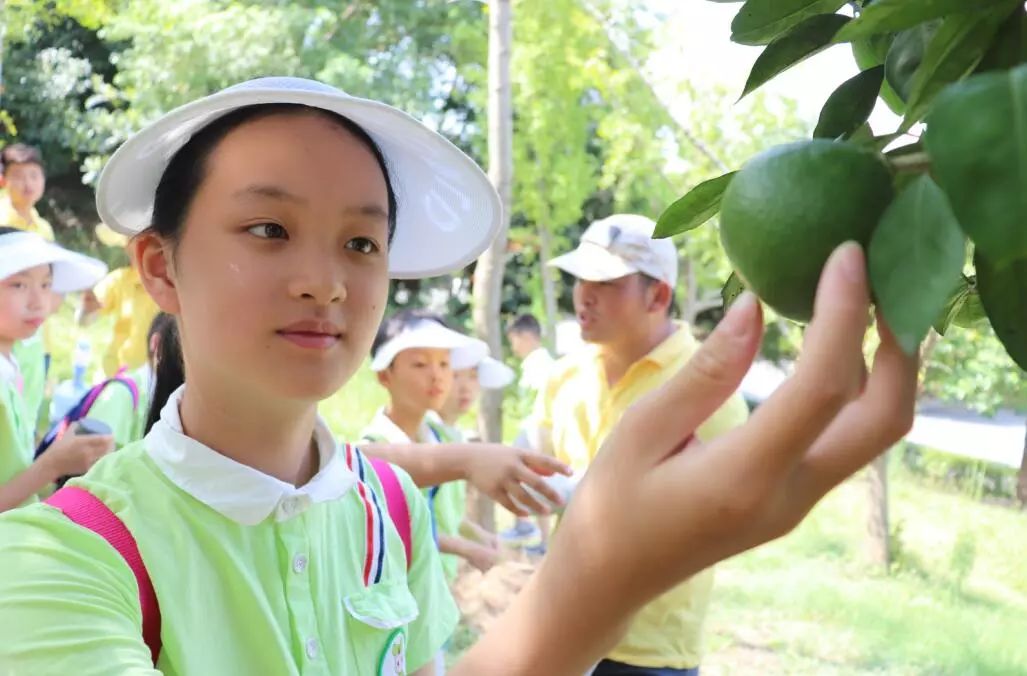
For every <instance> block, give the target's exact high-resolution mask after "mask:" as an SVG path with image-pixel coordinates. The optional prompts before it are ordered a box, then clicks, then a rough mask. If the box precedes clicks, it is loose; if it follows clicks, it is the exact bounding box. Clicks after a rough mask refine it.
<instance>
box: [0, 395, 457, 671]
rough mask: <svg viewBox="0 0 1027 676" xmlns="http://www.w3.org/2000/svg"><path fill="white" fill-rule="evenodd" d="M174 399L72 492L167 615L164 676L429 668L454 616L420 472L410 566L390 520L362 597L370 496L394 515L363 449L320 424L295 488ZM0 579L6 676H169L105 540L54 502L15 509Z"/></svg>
mask: <svg viewBox="0 0 1027 676" xmlns="http://www.w3.org/2000/svg"><path fill="white" fill-rule="evenodd" d="M180 392H181V391H180ZM180 392H179V393H178V394H176V396H174V397H172V400H171V402H170V403H169V405H168V406H167V407H165V409H164V411H163V412H162V418H161V421H160V422H158V423H157V425H155V426H154V429H153V430H152V431H151V433H150V434H149V435H148V436H147V437H146V439H145V440H144V441H142V442H139V443H135V444H131V445H129V446H128V447H126V448H125V449H123V450H122V451H120V452H118V453H114V454H111V455H109V456H107V457H106V458H104V459H103V460H101V461H100V462H99V463H97V464H96V465H95V466H94V467H93V469H92V470H91V471H90V472H89V473H88V474H87V475H86V476H85V477H83V478H81V479H77V480H75V481H74V482H73V485H78V486H81V487H83V488H85V489H87V490H89V491H90V492H91V493H93V494H94V495H96V496H97V497H98V498H100V499H101V500H103V502H104V503H105V504H106V505H107V506H108V507H109V508H110V509H111V510H112V511H114V513H115V514H117V515H118V517H119V518H120V519H121V520H122V521H123V522H124V523H125V525H126V526H127V527H128V529H129V530H130V531H131V532H132V534H133V535H134V537H135V539H136V541H137V543H138V546H139V551H140V553H141V555H142V557H143V560H144V561H145V563H146V567H147V569H148V571H149V574H150V577H151V578H152V581H153V585H154V588H155V591H156V594H157V599H158V602H159V604H160V609H161V619H162V627H161V639H162V643H163V649H162V652H161V654H160V658H159V661H158V664H157V669H158V670H159V672H160V673H163V674H167V675H174V674H189V675H200V674H204V675H205V674H275V675H276V676H277V675H279V674H282V675H286V674H289V675H292V674H304V675H307V674H346V675H353V676H365V675H367V676H376V675H378V674H393V673H404V672H403V671H402V669H403V668H404V667H405V669H406V671H407V672H413V671H415V670H416V669H418V668H420V667H421V666H423V665H424V664H426V663H428V662H429V661H431V659H432V658H433V656H434V655H436V654H437V653H438V652H439V650H440V649H441V647H442V645H443V644H444V643H445V641H446V640H447V639H448V638H449V637H450V635H451V634H452V631H453V629H454V628H455V626H456V622H457V619H458V613H457V610H456V606H455V604H454V602H453V599H452V597H451V596H450V594H449V591H448V589H447V587H446V581H445V578H444V576H443V574H442V569H441V566H440V564H439V558H438V554H437V552H436V550H435V547H434V544H433V542H432V539H431V526H430V518H429V514H428V510H427V507H426V505H425V503H424V500H423V499H422V498H421V494H420V492H419V491H418V490H417V489H416V487H415V486H414V484H413V482H412V481H411V480H410V478H409V476H407V475H406V474H405V473H404V472H402V471H401V470H398V469H397V474H398V475H399V477H400V481H401V484H402V486H403V489H404V492H405V493H406V497H407V503H408V505H409V508H410V514H411V532H412V536H413V562H412V565H411V566H410V568H409V570H408V569H407V565H406V560H405V554H404V547H403V543H402V541H401V540H400V537H399V535H398V532H397V531H396V529H395V527H394V526H393V525H392V523H391V521H388V520H385V521H382V522H381V523H382V524H383V532H384V539H383V540H379V543H381V542H383V543H384V546H383V551H384V555H383V556H382V557H380V558H379V557H378V556H375V557H373V560H374V561H375V566H376V567H377V570H379V571H380V573H379V574H378V575H377V577H376V576H375V574H374V572H372V575H371V577H372V578H375V580H372V581H370V583H368V584H365V581H367V562H368V556H367V553H368V546H367V542H368V537H369V533H371V532H382V531H379V530H378V529H377V528H368V527H367V524H368V523H369V522H368V521H367V519H368V505H369V504H370V503H369V500H373V499H375V498H377V500H378V501H379V502H380V505H381V509H382V510H384V509H385V504H384V499H383V497H381V496H383V495H384V493H383V491H382V489H381V484H380V482H379V481H378V480H377V477H376V476H375V475H374V473H373V471H371V470H370V467H369V465H367V464H366V463H365V462H364V460H363V459H362V457H361V455H360V454H359V452H357V451H356V449H354V448H352V447H349V446H343V447H341V448H338V449H336V448H335V444H334V442H333V440H332V439H331V434H330V432H328V429H327V427H326V426H325V425H324V424H323V422H320V421H319V423H318V428H317V431H316V434H315V440H316V442H317V445H318V449H319V451H320V469H319V471H318V472H317V474H316V475H315V477H314V478H313V479H312V480H311V481H310V482H309V483H308V484H306V485H304V486H302V487H299V488H296V487H293V486H291V485H289V484H285V483H283V482H280V481H278V480H277V479H275V478H273V477H270V476H267V475H264V474H262V473H260V472H257V471H256V470H254V469H252V468H249V467H246V466H244V465H240V464H238V463H235V462H234V461H232V460H230V459H228V458H226V457H224V456H222V455H220V454H218V453H216V452H215V451H213V450H211V449H208V448H206V447H204V446H202V445H201V444H199V443H198V442H196V441H195V440H192V439H189V438H188V437H186V436H185V435H184V434H183V433H182V431H181V423H180V421H178V416H177V408H178V397H179V396H180ZM170 409H173V410H170ZM176 426H177V427H176ZM361 474H363V476H364V481H363V482H361V481H360V480H359V476H360V475H361ZM368 489H370V491H374V494H373V495H372V493H371V492H369V490H368ZM379 513H380V512H379ZM376 518H377V517H376ZM386 519H387V517H386ZM0 570H3V571H4V574H3V575H0V636H2V637H3V640H2V641H0V665H3V666H4V667H6V668H10V669H11V670H12V671H11V673H17V674H63V673H67V674H75V676H92V675H94V674H95V675H97V676H99V675H100V674H103V675H107V674H154V673H157V672H155V671H154V668H153V664H152V662H151V657H150V653H149V650H148V648H147V647H146V646H145V644H144V643H143V640H142V636H141V626H142V624H141V623H142V618H141V613H140V608H139V597H138V592H137V587H136V583H135V579H134V577H133V575H132V573H131V571H130V570H129V568H128V566H127V565H126V564H125V562H124V561H123V559H122V558H121V557H120V556H119V554H118V553H117V552H116V551H115V550H114V549H113V548H111V547H110V546H109V545H108V544H107V542H106V541H105V540H103V539H102V538H100V537H99V536H97V535H95V534H94V533H92V532H91V531H88V530H86V529H84V528H81V527H79V526H77V525H75V524H73V523H71V522H70V521H69V520H68V519H67V518H65V517H64V516H63V515H62V514H61V513H59V512H58V511H57V510H56V509H53V508H51V507H49V506H47V505H43V504H39V505H32V506H30V507H27V508H24V509H20V510H14V511H11V512H8V513H6V514H3V515H0Z"/></svg>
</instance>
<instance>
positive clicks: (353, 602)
mask: <svg viewBox="0 0 1027 676" xmlns="http://www.w3.org/2000/svg"><path fill="white" fill-rule="evenodd" d="M343 606H344V607H345V609H346V616H347V617H346V633H347V636H348V639H349V643H350V649H351V653H350V654H351V655H353V656H354V657H355V658H356V659H357V660H358V662H359V663H360V666H359V671H358V674H360V675H361V676H363V674H371V675H374V676H378V675H379V674H382V675H384V676H392V675H393V674H395V675H397V676H399V675H402V674H406V673H407V667H406V650H407V640H408V633H407V626H408V625H409V624H410V623H411V622H413V621H414V620H415V619H417V616H418V615H419V614H420V610H419V609H418V607H417V600H416V599H415V598H414V595H413V594H411V593H410V590H409V589H408V588H407V586H406V585H405V584H396V583H381V584H376V585H374V586H372V587H369V588H367V589H364V590H362V591H359V592H357V593H354V594H350V595H349V596H347V597H345V599H343Z"/></svg>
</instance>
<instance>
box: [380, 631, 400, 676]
mask: <svg viewBox="0 0 1027 676" xmlns="http://www.w3.org/2000/svg"><path fill="white" fill-rule="evenodd" d="M406 673H407V637H406V634H405V633H404V632H403V630H402V629H397V630H396V631H394V632H392V634H390V635H389V638H388V640H387V641H385V650H384V651H382V656H381V657H380V658H379V659H378V676H405V674H406Z"/></svg>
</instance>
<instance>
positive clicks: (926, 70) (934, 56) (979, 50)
mask: <svg viewBox="0 0 1027 676" xmlns="http://www.w3.org/2000/svg"><path fill="white" fill-rule="evenodd" d="M1019 1H1020V0H1004V5H1005V7H1004V8H1003V9H1002V10H992V11H990V12H978V13H976V14H974V15H973V17H972V18H970V17H967V16H964V15H955V16H950V17H949V18H947V19H945V20H944V21H943V22H942V24H941V26H940V27H939V28H938V31H937V32H936V33H935V34H934V37H933V38H931V42H930V43H929V44H928V45H927V50H926V51H925V52H924V58H923V61H922V62H921V63H920V66H919V67H918V68H917V70H916V73H915V74H914V75H913V82H912V85H911V91H910V94H909V98H908V99H907V100H906V117H905V119H904V120H903V122H902V129H909V128H910V127H912V126H913V124H915V123H916V122H917V121H919V120H920V119H921V118H922V117H923V116H924V114H925V113H926V112H927V111H928V109H929V108H930V107H931V105H932V104H933V103H934V99H935V97H937V95H938V94H939V93H940V92H941V90H942V89H944V88H945V86H946V85H949V84H951V83H953V82H956V81H957V80H959V79H961V78H963V77H964V76H965V75H967V74H968V73H970V72H971V71H973V69H974V67H976V66H977V63H978V62H979V61H980V60H981V57H983V56H984V53H985V52H986V51H987V49H988V45H990V44H991V40H992V38H994V37H995V33H996V31H998V27H999V25H1000V24H1001V22H1002V19H1003V17H1005V15H1006V13H1007V12H1008V11H1009V7H1010V4H1009V3H1010V2H1019Z"/></svg>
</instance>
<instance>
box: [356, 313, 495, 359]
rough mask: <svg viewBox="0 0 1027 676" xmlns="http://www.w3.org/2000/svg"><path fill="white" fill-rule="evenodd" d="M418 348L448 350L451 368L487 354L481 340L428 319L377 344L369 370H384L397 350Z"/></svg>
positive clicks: (486, 346)
mask: <svg viewBox="0 0 1027 676" xmlns="http://www.w3.org/2000/svg"><path fill="white" fill-rule="evenodd" d="M418 348H421V349H434V350H450V351H451V356H450V363H451V366H452V368H453V369H454V370H459V369H462V368H469V367H470V366H473V365H474V364H477V363H478V362H480V361H481V360H482V359H483V358H484V357H485V356H486V355H488V345H486V344H485V343H484V342H482V341H480V340H478V339H476V338H471V337H470V336H465V335H464V334H462V333H459V332H457V331H453V330H451V329H447V328H446V327H444V326H442V325H441V324H438V323H436V322H433V321H429V322H425V323H424V324H423V325H421V326H417V327H415V328H412V329H408V330H406V331H403V332H402V333H400V334H399V335H397V336H396V337H395V338H393V339H392V340H390V341H388V342H386V343H385V344H384V345H382V346H381V347H380V348H378V351H377V352H376V353H375V355H374V358H373V359H372V360H371V370H372V371H375V372H378V371H384V370H385V369H387V368H389V366H390V365H391V364H392V362H393V360H394V359H395V358H396V355H398V354H399V353H400V352H402V351H403V350H413V349H418Z"/></svg>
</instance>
